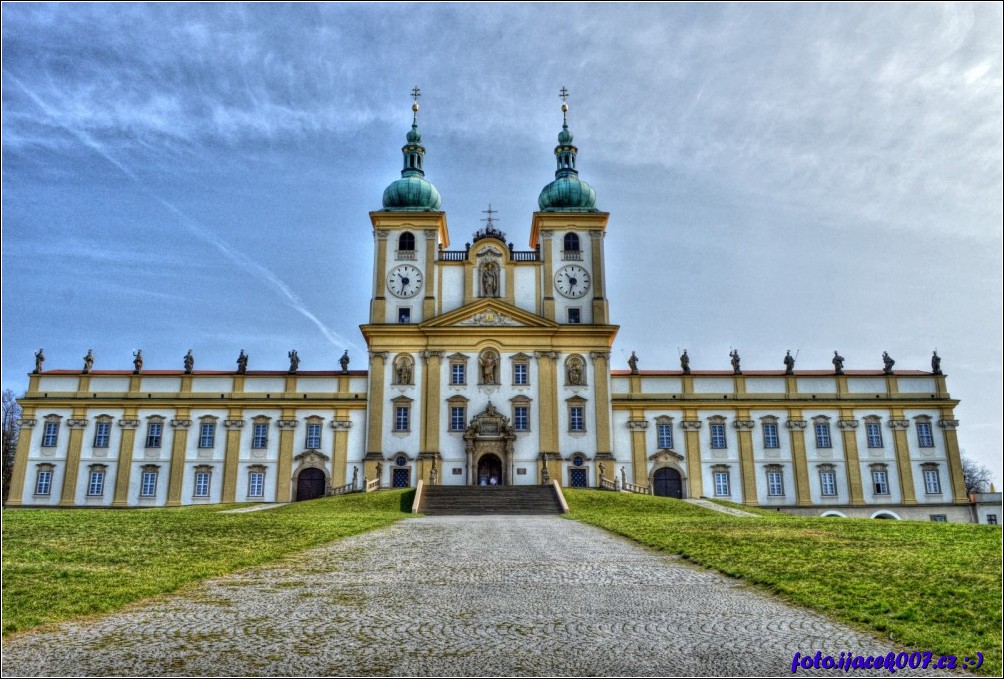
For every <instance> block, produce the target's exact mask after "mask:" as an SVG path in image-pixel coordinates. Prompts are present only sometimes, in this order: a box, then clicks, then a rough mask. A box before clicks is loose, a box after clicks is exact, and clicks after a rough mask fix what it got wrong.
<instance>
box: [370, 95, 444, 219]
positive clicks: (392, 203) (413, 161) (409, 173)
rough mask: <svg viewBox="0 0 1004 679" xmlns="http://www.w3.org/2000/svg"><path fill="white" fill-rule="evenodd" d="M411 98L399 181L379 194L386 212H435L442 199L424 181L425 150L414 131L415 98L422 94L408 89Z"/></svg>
mask: <svg viewBox="0 0 1004 679" xmlns="http://www.w3.org/2000/svg"><path fill="white" fill-rule="evenodd" d="M411 96H412V98H413V99H414V100H415V103H413V104H412V105H411V111H412V118H411V130H409V131H408V134H407V136H406V139H407V142H408V143H407V144H405V145H404V146H403V147H401V153H402V154H403V155H404V168H403V169H402V170H401V178H400V179H398V180H397V181H395V182H393V183H391V185H390V186H388V187H387V188H386V189H385V190H384V192H383V208H384V210H388V211H407V212H420V211H421V212H424V211H431V210H439V208H440V206H441V205H442V204H443V199H442V198H441V197H440V196H439V191H437V190H436V187H435V186H433V185H432V183H431V182H429V181H428V180H427V179H426V178H425V169H424V168H423V164H424V162H425V147H424V146H422V133H421V131H419V129H418V110H419V105H418V98H419V97H420V96H422V91H421V90H420V89H419V88H418V85H416V86H415V87H413V88H412V90H411Z"/></svg>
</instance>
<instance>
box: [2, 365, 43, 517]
mask: <svg viewBox="0 0 1004 679" xmlns="http://www.w3.org/2000/svg"><path fill="white" fill-rule="evenodd" d="M36 377H37V375H36ZM36 424H38V420H36V419H35V409H34V408H23V409H22V410H21V419H20V420H18V422H17V425H18V427H19V433H18V437H17V452H16V453H15V454H14V469H13V470H12V472H11V477H10V495H9V496H8V500H7V505H8V506H10V507H14V506H17V505H20V504H23V503H24V484H25V478H24V477H25V475H26V474H27V473H28V453H29V452H30V451H31V435H32V434H33V433H34V431H35V425H36Z"/></svg>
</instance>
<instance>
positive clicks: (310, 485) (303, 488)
mask: <svg viewBox="0 0 1004 679" xmlns="http://www.w3.org/2000/svg"><path fill="white" fill-rule="evenodd" d="M324 483H325V478H324V472H323V471H321V470H320V469H318V468H317V467H307V468H306V469H304V470H303V471H302V472H300V475H299V476H297V477H296V501H297V502H299V501H300V500H313V499H314V498H317V497H324Z"/></svg>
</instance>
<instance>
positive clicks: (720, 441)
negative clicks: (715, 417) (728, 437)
mask: <svg viewBox="0 0 1004 679" xmlns="http://www.w3.org/2000/svg"><path fill="white" fill-rule="evenodd" d="M711 447H712V448H724V447H725V425H724V424H723V423H721V422H712V423H711Z"/></svg>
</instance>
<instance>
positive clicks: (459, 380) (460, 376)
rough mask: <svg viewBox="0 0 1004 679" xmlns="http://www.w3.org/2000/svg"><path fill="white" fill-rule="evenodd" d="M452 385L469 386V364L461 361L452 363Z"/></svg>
mask: <svg viewBox="0 0 1004 679" xmlns="http://www.w3.org/2000/svg"><path fill="white" fill-rule="evenodd" d="M450 384H467V364H466V363H463V362H461V361H451V362H450Z"/></svg>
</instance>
